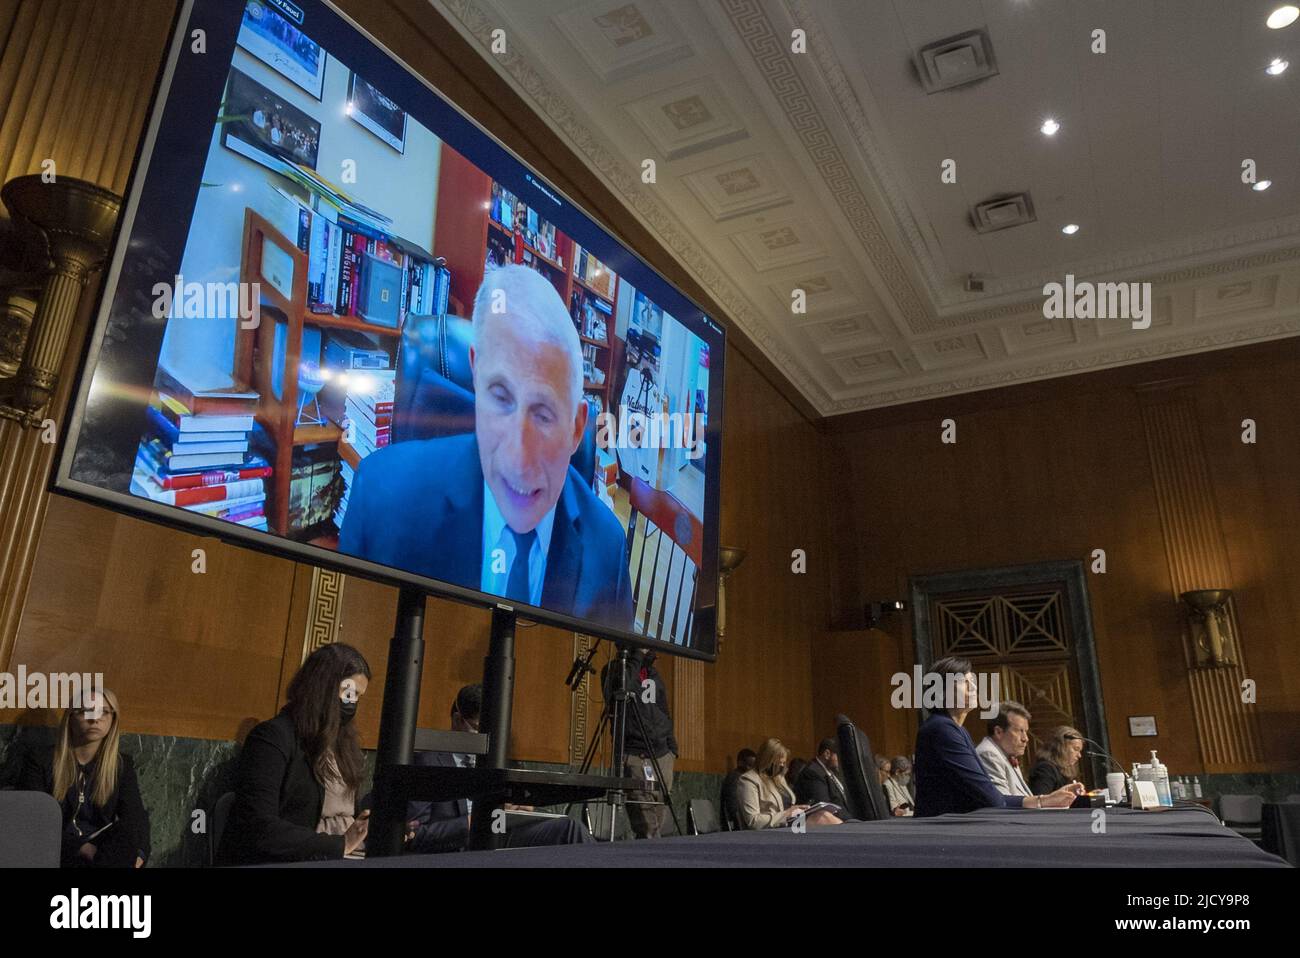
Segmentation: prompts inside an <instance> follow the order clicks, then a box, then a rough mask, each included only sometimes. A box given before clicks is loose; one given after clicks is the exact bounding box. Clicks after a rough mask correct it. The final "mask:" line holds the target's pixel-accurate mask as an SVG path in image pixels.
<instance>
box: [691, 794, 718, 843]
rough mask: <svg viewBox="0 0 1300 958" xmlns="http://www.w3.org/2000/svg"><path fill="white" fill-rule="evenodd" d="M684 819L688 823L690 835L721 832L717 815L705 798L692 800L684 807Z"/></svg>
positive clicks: (711, 804)
mask: <svg viewBox="0 0 1300 958" xmlns="http://www.w3.org/2000/svg"><path fill="white" fill-rule="evenodd" d="M686 817H687V818H688V819H689V821H690V826H689V827H690V830H691V834H692V835H711V834H713V833H714V832H720V831H722V826H721V825H719V824H718V813H717V812H716V811H714V809H713V803H712V802H711V801H709V800H708V799H707V798H692V799H691V801H690V804H689V805H687V806H686Z"/></svg>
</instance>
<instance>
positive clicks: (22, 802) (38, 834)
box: [0, 792, 63, 868]
mask: <svg viewBox="0 0 1300 958" xmlns="http://www.w3.org/2000/svg"><path fill="white" fill-rule="evenodd" d="M62 835H63V809H62V808H61V807H60V805H59V803H58V802H56V801H55V800H54V796H53V795H49V794H47V793H45V792H0V868H58V867H59V855H60V852H61V850H62V847H61V841H62Z"/></svg>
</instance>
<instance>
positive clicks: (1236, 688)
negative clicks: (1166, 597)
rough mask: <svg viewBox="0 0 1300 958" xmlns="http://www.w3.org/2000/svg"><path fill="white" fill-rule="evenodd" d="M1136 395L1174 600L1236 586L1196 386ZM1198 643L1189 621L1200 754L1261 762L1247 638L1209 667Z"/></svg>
mask: <svg viewBox="0 0 1300 958" xmlns="http://www.w3.org/2000/svg"><path fill="white" fill-rule="evenodd" d="M1138 398H1139V401H1140V402H1141V405H1142V422H1143V425H1144V426H1145V428H1146V436H1147V448H1148V450H1149V451H1150V454H1151V475H1152V478H1153V480H1154V482H1155V493H1156V505H1157V507H1158V508H1159V510H1160V525H1161V528H1162V529H1163V531H1164V538H1165V555H1166V556H1167V558H1168V561H1169V578H1170V581H1171V583H1172V584H1173V595H1172V596H1170V600H1171V601H1172V602H1174V603H1175V604H1179V605H1181V603H1180V602H1179V596H1181V595H1182V594H1183V593H1187V592H1193V591H1196V590H1204V589H1231V588H1232V586H1233V585H1234V583H1233V581H1232V576H1231V570H1230V569H1229V566H1228V551H1227V548H1226V547H1225V545H1224V541H1223V529H1222V526H1221V525H1220V521H1219V512H1218V508H1217V506H1216V504H1215V501H1214V489H1213V487H1212V485H1211V483H1210V469H1209V461H1208V460H1207V458H1206V455H1205V447H1204V446H1203V444H1202V442H1201V434H1200V431H1199V420H1198V418H1197V415H1196V404H1195V400H1194V397H1193V395H1192V393H1191V390H1190V389H1189V388H1188V387H1187V385H1186V384H1185V383H1181V382H1175V383H1172V384H1160V385H1157V386H1153V387H1149V388H1145V389H1140V390H1139V391H1138ZM1226 608H1227V615H1228V617H1229V620H1230V622H1231V630H1232V634H1233V635H1235V636H1238V637H1240V636H1241V630H1240V629H1239V628H1238V627H1237V622H1236V613H1235V611H1234V610H1233V606H1232V603H1231V600H1229V602H1228V604H1227V607H1226ZM1194 641H1195V639H1194V637H1193V636H1192V634H1191V632H1190V627H1189V629H1188V634H1187V635H1186V636H1185V637H1184V655H1185V664H1186V667H1187V681H1188V685H1189V686H1190V688H1191V693H1192V712H1193V716H1194V719H1195V721H1196V730H1197V733H1198V735H1199V737H1200V744H1201V758H1202V760H1203V761H1204V762H1205V768H1206V771H1208V772H1221V771H1224V772H1226V771H1241V770H1243V769H1244V768H1246V767H1249V766H1251V765H1253V764H1255V763H1258V762H1260V761H1261V760H1262V756H1261V747H1260V733H1259V721H1258V719H1257V717H1256V714H1255V712H1254V711H1253V708H1252V706H1249V705H1246V704H1245V703H1243V702H1242V700H1241V683H1242V680H1243V679H1245V678H1246V677H1247V676H1249V674H1250V672H1249V670H1248V669H1247V668H1246V654H1245V647H1244V645H1245V643H1243V642H1238V644H1237V648H1236V657H1235V659H1233V660H1232V661H1231V663H1230V664H1224V665H1221V666H1218V667H1209V668H1207V667H1199V666H1198V661H1197V659H1198V657H1197V654H1196V649H1195V647H1194V645H1193V644H1192V643H1193V642H1194Z"/></svg>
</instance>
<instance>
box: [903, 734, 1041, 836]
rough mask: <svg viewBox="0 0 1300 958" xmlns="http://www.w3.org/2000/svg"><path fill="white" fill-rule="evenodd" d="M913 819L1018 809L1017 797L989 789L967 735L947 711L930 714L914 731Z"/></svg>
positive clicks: (991, 786) (982, 768) (990, 785)
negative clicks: (956, 813)
mask: <svg viewBox="0 0 1300 958" xmlns="http://www.w3.org/2000/svg"><path fill="white" fill-rule="evenodd" d="M913 772H914V775H915V777H916V817H917V818H923V817H925V816H928V815H946V814H947V813H948V812H973V811H975V810H976V809H978V808H1020V807H1021V805H1022V804H1023V802H1024V798H1023V796H1020V795H1003V794H1002V793H1001V792H999V791H998V790H997V789H996V788H994V786H993V782H992V781H990V779H989V776H988V773H987V772H985V771H984V764H983V763H982V762H981V761H980V757H979V755H977V754H976V753H975V743H974V742H972V741H971V737H970V733H969V732H967V731H966V730H965V729H964V728H962V727H961V726H960V725H958V724H957V723H956V722H954V721H953V720H952V717H951V716H950V715H948V713H947V712H934V713H932V714H931V715H930V717H929V718H928V719H926V720H925V721H924V722H922V723H921V727H920V728H919V729H917V732H916V765H915V766H914V768H913Z"/></svg>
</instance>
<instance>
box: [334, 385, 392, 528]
mask: <svg viewBox="0 0 1300 958" xmlns="http://www.w3.org/2000/svg"><path fill="white" fill-rule="evenodd" d="M396 383H397V370H395V369H368V370H365V371H361V370H354V371H350V372H349V374H348V388H347V395H346V398H345V399H344V404H343V409H344V413H343V421H342V422H340V423H339V425H340V426H341V427H342V428H343V436H344V441H345V442H346V443H347V445H349V446H350V447H351V448H352V450H353V451H354V452H355V453H356V456H355V458H356V460H357V461H356V464H355V465H354V464H353V463H352V462H351V461H349V457H348V456H347V455H346V454H345V455H343V456H341V457H340V461H339V477H340V478H341V479H342V481H343V490H342V492H341V493H340V495H339V502H338V506H337V507H336V508H335V510H334V522H335V524H336V525H337V526H338V527H339V528H340V529H342V528H343V517H344V515H346V514H347V509H348V496H349V494H350V492H351V490H352V480H353V478H354V477H355V476H356V465H360V462H361V460H362V459H364V458H365V457H366V456H368V455H370V454H371V453H372V452H374V451H375V450H376V449H382V448H383V447H384V446H387V445H388V444H389V442H390V441H391V440H392V432H393V397H394V395H395V388H396Z"/></svg>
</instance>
